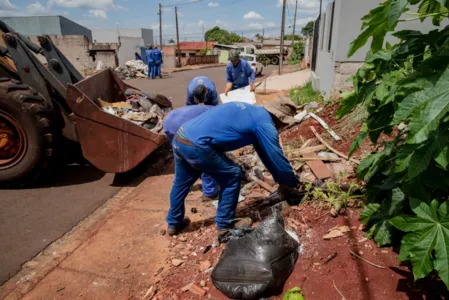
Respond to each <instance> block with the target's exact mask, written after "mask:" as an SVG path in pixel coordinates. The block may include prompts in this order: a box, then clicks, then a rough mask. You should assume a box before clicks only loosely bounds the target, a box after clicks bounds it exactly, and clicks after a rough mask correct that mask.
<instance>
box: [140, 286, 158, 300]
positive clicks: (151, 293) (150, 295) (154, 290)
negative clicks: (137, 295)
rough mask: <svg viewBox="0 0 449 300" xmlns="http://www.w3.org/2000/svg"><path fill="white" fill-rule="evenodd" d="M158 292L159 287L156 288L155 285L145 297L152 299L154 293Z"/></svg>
mask: <svg viewBox="0 0 449 300" xmlns="http://www.w3.org/2000/svg"><path fill="white" fill-rule="evenodd" d="M156 292H157V289H155V288H154V286H151V287H150V288H149V289H148V291H147V292H146V294H145V296H143V299H152V298H153V297H154V295H156Z"/></svg>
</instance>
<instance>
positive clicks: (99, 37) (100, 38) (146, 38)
mask: <svg viewBox="0 0 449 300" xmlns="http://www.w3.org/2000/svg"><path fill="white" fill-rule="evenodd" d="M119 36H121V37H123V36H127V37H134V38H142V39H143V43H144V45H145V46H147V45H148V44H153V30H152V29H147V28H118V29H94V30H92V38H93V40H94V41H95V40H96V41H97V42H98V43H117V42H118V37H119Z"/></svg>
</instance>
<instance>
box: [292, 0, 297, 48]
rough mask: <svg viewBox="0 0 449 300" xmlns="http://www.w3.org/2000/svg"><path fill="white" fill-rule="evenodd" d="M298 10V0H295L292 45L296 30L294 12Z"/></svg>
mask: <svg viewBox="0 0 449 300" xmlns="http://www.w3.org/2000/svg"><path fill="white" fill-rule="evenodd" d="M297 11H298V0H296V7H295V22H294V23H293V41H292V45H293V43H294V42H295V31H296V12H297Z"/></svg>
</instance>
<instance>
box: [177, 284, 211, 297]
mask: <svg viewBox="0 0 449 300" xmlns="http://www.w3.org/2000/svg"><path fill="white" fill-rule="evenodd" d="M181 291H183V292H187V291H190V292H192V293H194V294H195V295H198V296H204V295H206V291H205V290H203V289H202V288H200V287H199V286H197V285H196V284H194V283H190V284H188V285H186V286H184V287H183V288H182V289H181Z"/></svg>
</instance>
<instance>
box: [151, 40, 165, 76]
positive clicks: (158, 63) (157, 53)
mask: <svg viewBox="0 0 449 300" xmlns="http://www.w3.org/2000/svg"><path fill="white" fill-rule="evenodd" d="M153 58H154V65H153V79H154V78H155V77H156V76H159V77H160V78H162V64H163V59H162V52H161V50H159V49H158V48H157V47H156V48H155V49H154V50H153Z"/></svg>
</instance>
